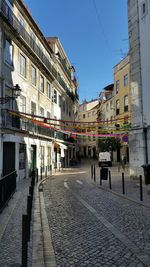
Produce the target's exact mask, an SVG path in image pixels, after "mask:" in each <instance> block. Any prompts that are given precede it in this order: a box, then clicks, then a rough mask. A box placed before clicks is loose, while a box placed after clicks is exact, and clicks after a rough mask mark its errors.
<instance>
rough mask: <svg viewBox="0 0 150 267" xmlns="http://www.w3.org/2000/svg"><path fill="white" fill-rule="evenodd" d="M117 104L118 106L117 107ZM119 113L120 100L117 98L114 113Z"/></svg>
mask: <svg viewBox="0 0 150 267" xmlns="http://www.w3.org/2000/svg"><path fill="white" fill-rule="evenodd" d="M117 106H119V107H117ZM119 114H120V100H119V99H117V100H116V115H119Z"/></svg>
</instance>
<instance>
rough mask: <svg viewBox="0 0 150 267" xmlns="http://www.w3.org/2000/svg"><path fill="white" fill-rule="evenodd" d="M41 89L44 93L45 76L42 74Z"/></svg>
mask: <svg viewBox="0 0 150 267" xmlns="http://www.w3.org/2000/svg"><path fill="white" fill-rule="evenodd" d="M40 91H41V92H42V93H44V77H43V76H42V75H40Z"/></svg>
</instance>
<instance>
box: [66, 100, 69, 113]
mask: <svg viewBox="0 0 150 267" xmlns="http://www.w3.org/2000/svg"><path fill="white" fill-rule="evenodd" d="M68 111H69V106H68V103H67V102H66V114H68Z"/></svg>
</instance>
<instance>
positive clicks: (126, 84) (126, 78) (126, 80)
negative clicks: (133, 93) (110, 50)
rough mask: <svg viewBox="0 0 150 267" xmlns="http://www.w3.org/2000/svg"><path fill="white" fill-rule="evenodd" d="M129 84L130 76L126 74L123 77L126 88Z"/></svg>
mask: <svg viewBox="0 0 150 267" xmlns="http://www.w3.org/2000/svg"><path fill="white" fill-rule="evenodd" d="M128 83H129V75H128V73H126V74H125V75H124V77H123V84H124V87H126V86H128Z"/></svg>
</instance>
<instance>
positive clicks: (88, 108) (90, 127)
mask: <svg viewBox="0 0 150 267" xmlns="http://www.w3.org/2000/svg"><path fill="white" fill-rule="evenodd" d="M98 103H99V101H98V99H96V100H91V101H89V102H87V101H84V102H83V103H82V104H80V105H79V111H78V115H77V118H76V121H78V122H79V124H78V125H79V129H80V132H83V133H85V134H86V133H90V134H91V135H92V133H95V132H97V127H96V126H95V124H93V122H96V121H97V106H98ZM77 143H78V147H79V155H80V156H81V157H85V158H96V157H97V154H98V151H97V140H96V138H95V137H94V136H83V137H81V138H78V140H77Z"/></svg>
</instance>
